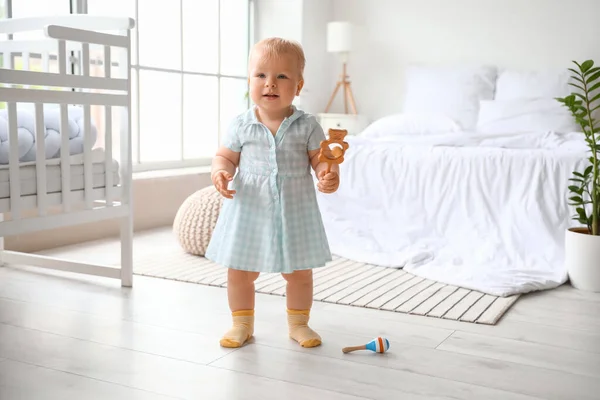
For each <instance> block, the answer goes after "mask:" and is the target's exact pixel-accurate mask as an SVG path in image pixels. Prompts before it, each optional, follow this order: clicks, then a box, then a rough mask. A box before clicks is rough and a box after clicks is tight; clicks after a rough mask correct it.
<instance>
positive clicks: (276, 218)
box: [206, 38, 339, 347]
mask: <svg viewBox="0 0 600 400" xmlns="http://www.w3.org/2000/svg"><path fill="white" fill-rule="evenodd" d="M248 61H249V65H248V68H249V71H248V72H249V75H248V76H249V78H248V83H249V87H250V98H251V99H252V102H253V103H254V106H253V107H251V108H250V109H249V110H248V111H246V112H245V113H243V114H241V115H239V116H237V117H236V118H235V119H234V120H233V122H232V123H231V124H230V126H229V128H228V131H227V134H226V135H225V138H224V142H223V145H222V147H221V148H219V150H218V151H217V153H216V156H215V158H214V161H213V164H212V172H211V177H212V182H213V184H214V185H215V187H216V188H217V190H218V191H219V192H220V193H221V194H222V195H223V196H224V197H225V200H224V201H223V207H222V210H221V213H220V215H219V219H218V221H217V225H216V226H215V230H214V232H213V235H212V239H211V241H210V244H209V246H208V249H207V251H206V258H208V259H210V260H213V261H214V262H216V263H219V264H221V265H224V266H226V267H228V277H227V296H228V300H229V307H230V309H231V312H232V317H233V326H232V327H231V329H230V330H229V331H227V332H226V333H225V334H224V335H223V337H222V339H221V341H220V343H221V346H224V347H240V346H242V345H243V344H244V343H245V342H246V341H247V340H248V339H250V338H251V337H252V335H253V333H254V304H255V303H254V294H255V292H254V290H255V288H254V281H255V280H256V278H258V276H259V274H260V273H261V272H277V273H281V274H282V276H283V277H284V278H285V280H286V281H287V287H286V301H287V315H288V326H289V336H290V337H291V338H292V339H294V340H296V341H297V342H298V343H299V344H300V345H301V346H303V347H314V346H318V345H320V344H321V338H320V336H319V335H318V334H317V333H316V332H315V331H313V330H312V329H311V328H310V327H309V326H308V320H309V313H310V309H311V307H312V300H313V277H312V269H313V268H317V267H321V266H324V265H325V264H326V263H327V262H328V261H330V260H331V253H330V251H329V245H328V243H327V237H326V235H325V230H324V228H323V222H322V219H321V214H320V211H319V208H318V204H317V199H316V192H315V189H314V186H315V185H314V182H313V179H312V176H311V167H312V169H314V171H315V173H316V176H317V178H318V180H319V181H318V183H317V187H318V189H319V190H320V191H321V192H324V193H333V192H335V191H336V190H337V188H338V186H339V169H338V168H337V165H333V166H332V168H331V171H330V172H329V173H326V169H327V164H325V163H319V161H318V154H319V150H320V147H319V146H320V142H321V141H322V140H325V134H324V132H323V129H322V128H321V126H320V125H319V124H318V122H317V120H316V119H315V117H314V116H312V115H309V114H306V113H304V112H303V111H301V110H299V109H297V108H296V107H295V106H293V105H292V101H293V100H294V97H295V96H297V95H299V94H300V90H301V89H302V86H303V84H304V81H303V72H304V65H305V58H304V52H303V50H302V47H301V46H300V45H298V44H297V43H295V42H292V41H288V40H284V39H280V38H271V39H265V40H263V41H260V42H259V43H257V44H256V45H255V46H254V47H253V49H252V51H251V53H250V57H249V60H248ZM236 170H237V174H236ZM234 176H235V177H234ZM229 183H231V187H229V186H228V184H229Z"/></svg>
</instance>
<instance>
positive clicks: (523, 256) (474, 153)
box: [319, 132, 587, 296]
mask: <svg viewBox="0 0 600 400" xmlns="http://www.w3.org/2000/svg"><path fill="white" fill-rule="evenodd" d="M581 136H582V135H581V134H579V133H570V134H557V133H552V132H547V133H539V134H536V133H526V134H497V135H490V134H486V135H483V134H474V133H465V132H455V133H449V134H439V135H420V136H415V135H394V136H388V137H380V138H377V139H368V138H361V137H349V138H348V139H347V141H348V143H349V144H350V148H349V149H348V151H347V152H346V159H345V161H344V163H343V164H342V165H341V176H342V181H341V185H340V188H339V190H338V192H336V193H335V194H330V195H324V194H319V203H320V206H321V212H322V215H323V219H324V223H325V228H326V230H327V234H328V239H329V243H330V246H331V249H332V252H333V253H335V254H337V255H340V256H342V257H347V258H350V259H353V260H357V261H360V262H365V263H372V264H377V265H382V266H389V267H398V268H401V267H402V268H404V269H405V270H406V271H408V272H410V273H413V274H415V275H419V276H422V277H425V278H428V279H433V280H436V281H440V282H444V283H447V284H451V285H457V286H461V287H466V288H470V289H474V290H479V291H482V292H484V293H489V294H493V295H500V296H507V295H511V294H515V293H525V292H529V291H534V290H541V289H548V288H553V287H556V286H559V285H561V284H562V283H564V282H565V281H566V279H567V273H566V270H565V268H564V265H563V258H564V256H563V240H564V235H565V229H566V228H568V227H569V226H572V223H573V221H572V220H571V214H572V210H571V209H570V207H569V206H568V204H567V201H568V190H567V186H568V185H569V181H568V179H569V178H570V177H571V173H572V171H573V170H574V169H575V168H579V166H580V165H581V163H582V161H583V159H584V157H586V156H587V153H586V151H587V149H586V147H585V143H584V142H583V140H582V137H581Z"/></svg>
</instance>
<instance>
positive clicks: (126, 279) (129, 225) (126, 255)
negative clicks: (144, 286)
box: [121, 215, 133, 287]
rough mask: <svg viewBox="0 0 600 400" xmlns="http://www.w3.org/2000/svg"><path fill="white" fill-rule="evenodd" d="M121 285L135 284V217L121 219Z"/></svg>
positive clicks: (129, 216)
mask: <svg viewBox="0 0 600 400" xmlns="http://www.w3.org/2000/svg"><path fill="white" fill-rule="evenodd" d="M121 286H125V287H132V286H133V218H132V216H131V215H128V216H126V217H125V218H123V219H121Z"/></svg>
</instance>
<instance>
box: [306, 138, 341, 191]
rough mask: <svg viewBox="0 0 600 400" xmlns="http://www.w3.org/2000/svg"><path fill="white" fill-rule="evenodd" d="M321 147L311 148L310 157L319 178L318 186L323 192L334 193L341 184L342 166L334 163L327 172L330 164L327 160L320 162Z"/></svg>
mask: <svg viewBox="0 0 600 400" xmlns="http://www.w3.org/2000/svg"><path fill="white" fill-rule="evenodd" d="M320 152H321V149H316V150H310V151H309V152H308V157H309V158H310V164H311V166H312V168H313V170H314V171H315V174H316V175H317V178H318V179H319V183H318V184H317V188H318V189H319V190H320V191H321V192H323V193H333V192H335V191H336V190H337V189H338V187H339V186H340V168H339V165H337V164H333V165H332V166H331V169H330V170H329V173H327V166H328V164H327V163H325V162H319V153H320Z"/></svg>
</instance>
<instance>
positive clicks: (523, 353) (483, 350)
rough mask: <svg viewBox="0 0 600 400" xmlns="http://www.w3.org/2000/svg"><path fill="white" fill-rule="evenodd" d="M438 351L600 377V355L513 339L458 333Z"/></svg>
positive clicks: (439, 347) (451, 336)
mask: <svg viewBox="0 0 600 400" xmlns="http://www.w3.org/2000/svg"><path fill="white" fill-rule="evenodd" d="M437 349H438V350H444V351H449V352H453V353H460V354H468V355H472V356H478V357H482V358H489V359H494V360H503V361H509V362H512V363H518V364H523V365H529V366H536V367H540V368H544V369H550V370H554V371H562V372H565V373H567V374H576V375H583V376H589V377H591V378H596V379H598V378H600V355H599V354H597V353H588V352H584V351H576V350H569V349H564V348H559V347H554V346H548V345H544V344H537V343H526V342H521V341H519V340H513V339H500V338H495V337H492V336H486V335H481V334H474V333H467V332H454V333H453V334H452V335H450V337H449V338H448V339H446V340H445V341H444V343H442V344H441V345H440V346H438V347H437Z"/></svg>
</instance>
